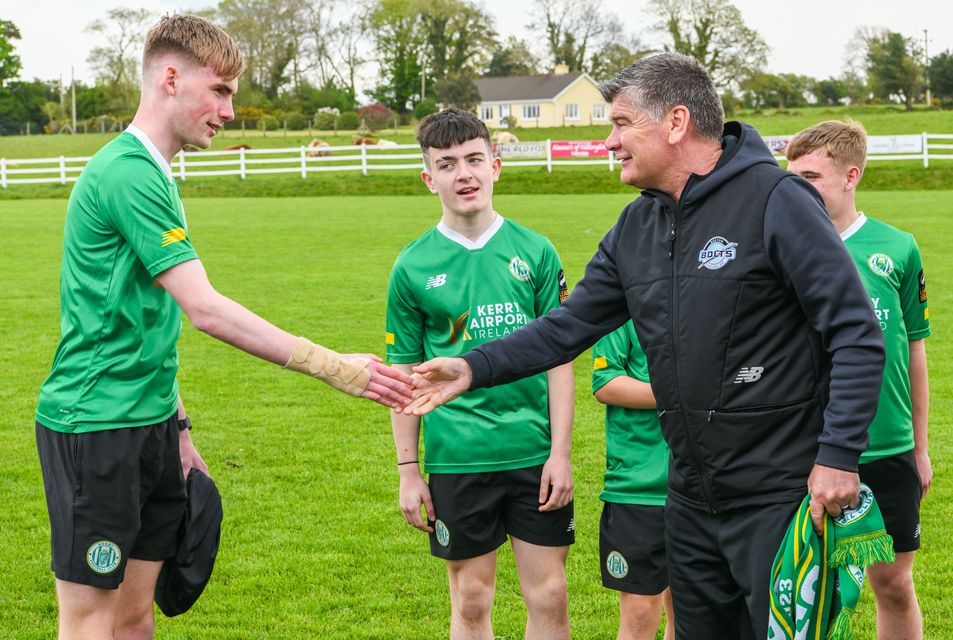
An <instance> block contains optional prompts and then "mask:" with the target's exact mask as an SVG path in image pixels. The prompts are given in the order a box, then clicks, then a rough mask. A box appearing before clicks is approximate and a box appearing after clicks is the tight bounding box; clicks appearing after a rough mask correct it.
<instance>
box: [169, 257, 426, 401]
mask: <svg viewBox="0 0 953 640" xmlns="http://www.w3.org/2000/svg"><path fill="white" fill-rule="evenodd" d="M157 279H158V281H159V284H161V285H162V287H163V288H164V289H165V290H166V291H168V292H169V294H170V295H171V296H172V297H173V298H174V299H175V301H176V302H177V303H178V304H179V306H180V307H182V310H183V311H184V312H185V314H186V315H187V316H188V317H189V320H190V321H191V322H192V324H193V326H195V328H196V329H198V330H199V331H202V332H203V333H207V334H209V335H210V336H212V337H215V338H218V339H219V340H221V341H222V342H225V343H227V344H230V345H232V346H233V347H237V348H239V349H241V350H242V351H245V352H246V353H250V354H251V355H253V356H257V357H259V358H261V359H263V360H267V361H269V362H273V363H275V364H278V365H281V366H284V367H287V368H289V369H294V370H295V371H300V372H302V373H307V374H309V375H312V376H314V377H316V378H318V379H320V380H322V381H324V382H326V383H328V384H330V385H331V386H333V387H335V388H336V389H339V390H341V391H345V392H346V393H350V394H351V395H353V396H360V397H364V398H368V399H370V400H374V401H375V402H379V403H380V404H383V405H385V406H388V407H401V406H403V405H404V404H406V403H407V402H408V401H409V400H410V397H411V388H410V386H411V378H410V377H409V376H407V375H405V374H403V373H401V372H399V371H397V370H396V369H393V368H391V367H388V366H386V365H384V364H382V363H381V361H380V358H378V357H377V356H374V355H368V354H353V355H340V354H338V353H335V352H334V351H330V350H328V349H325V348H324V347H321V346H319V345H315V344H312V343H310V342H309V341H307V340H305V339H304V338H298V337H296V336H293V335H292V334H290V333H288V332H287V331H284V330H282V329H279V328H278V327H276V326H275V325H273V324H271V323H270V322H268V321H267V320H265V319H264V318H261V317H259V316H257V315H255V314H254V313H252V312H251V311H249V310H248V309H246V308H245V307H243V306H241V305H240V304H238V303H237V302H234V301H233V300H230V299H229V298H226V297H225V296H223V295H222V294H220V293H218V292H217V291H216V290H215V289H214V288H213V287H212V284H211V283H210V282H209V280H208V276H207V275H206V273H205V268H204V267H203V266H202V263H201V262H200V261H199V260H189V261H188V262H182V263H180V264H177V265H175V266H174V267H171V268H169V269H167V270H165V271H163V272H162V273H160V274H159V275H158V276H157Z"/></svg>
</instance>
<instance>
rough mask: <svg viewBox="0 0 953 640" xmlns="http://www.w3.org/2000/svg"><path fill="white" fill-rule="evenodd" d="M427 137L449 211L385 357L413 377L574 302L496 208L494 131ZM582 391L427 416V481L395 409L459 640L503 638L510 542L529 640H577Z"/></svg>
mask: <svg viewBox="0 0 953 640" xmlns="http://www.w3.org/2000/svg"><path fill="white" fill-rule="evenodd" d="M417 140H418V141H419V142H420V146H421V150H422V151H423V155H424V163H425V167H426V169H425V170H424V172H423V174H422V177H423V181H424V184H426V185H427V187H428V188H429V189H430V191H431V192H432V193H434V194H436V195H437V196H438V197H439V198H440V204H441V207H442V209H443V215H442V216H441V218H440V222H439V223H438V224H437V225H436V226H435V227H432V228H430V229H429V230H427V231H426V232H425V233H424V234H423V235H421V236H420V237H419V238H417V239H416V240H414V241H413V242H412V243H411V244H410V245H408V246H407V247H406V248H405V249H404V250H403V251H402V252H401V253H400V255H399V256H398V258H397V260H396V262H395V264H394V268H393V271H392V272H391V279H390V285H389V289H388V296H387V340H386V342H387V358H388V360H389V361H390V362H393V363H395V365H394V366H396V367H398V368H400V369H401V370H403V371H406V372H408V373H409V372H410V370H411V368H412V367H413V366H415V365H416V364H419V363H420V362H422V361H424V360H426V359H429V358H432V357H434V356H438V355H459V354H462V353H466V352H467V351H469V350H470V349H472V348H473V347H474V346H476V345H480V344H483V343H486V342H487V341H489V340H492V339H494V338H495V337H498V336H501V335H507V334H510V333H512V332H518V331H521V330H522V327H523V326H524V325H526V323H528V322H529V321H531V320H532V319H533V318H535V317H538V316H540V315H542V314H544V313H546V312H547V311H549V310H550V309H554V308H556V307H558V306H559V304H560V300H561V299H562V298H563V297H564V295H565V293H566V285H565V277H564V275H563V271H562V267H561V265H560V261H559V256H558V255H557V253H556V250H555V248H554V247H553V245H552V244H551V243H550V242H549V240H547V239H546V238H544V237H543V236H541V235H539V234H538V233H535V232H534V231H531V230H529V229H527V228H526V227H523V226H522V225H519V224H517V223H515V222H513V221H512V220H509V219H504V218H503V217H502V216H501V215H500V214H498V213H497V212H496V211H495V210H494V208H493V184H494V182H496V180H497V179H498V178H499V176H500V167H501V162H500V159H499V158H494V157H493V154H492V151H491V148H490V135H489V132H488V131H487V128H486V125H484V124H483V123H482V122H481V121H480V120H479V119H478V118H477V117H476V116H475V115H474V114H472V113H469V112H467V111H461V110H458V109H447V110H445V111H442V112H440V113H437V114H433V115H431V116H428V117H427V118H424V119H423V120H422V121H421V123H420V127H419V130H418V133H417ZM573 389H574V383H573V371H572V365H563V366H559V367H555V368H553V369H551V370H549V371H547V372H545V373H540V374H539V375H536V376H532V377H529V378H527V379H525V380H521V381H519V382H515V383H513V384H511V385H506V386H503V387H499V388H496V389H486V390H483V391H481V392H478V393H475V394H470V395H468V396H467V397H465V398H460V399H459V400H457V401H455V402H452V403H450V404H448V405H447V406H445V407H441V408H440V409H438V410H437V411H435V412H434V413H433V414H431V415H429V416H427V417H426V418H425V419H424V421H423V431H424V445H425V454H426V458H425V460H424V462H425V463H426V471H427V472H428V473H429V483H428V482H425V481H424V479H423V477H422V475H421V465H420V463H419V461H418V447H419V438H420V427H421V419H420V418H419V417H416V416H407V415H403V414H401V413H399V412H394V413H393V417H392V424H393V430H394V442H395V444H396V448H397V465H398V467H397V468H398V470H399V475H400V506H401V510H402V511H403V514H404V519H405V520H406V521H407V523H408V524H410V525H412V526H414V527H416V528H417V529H420V530H421V531H425V532H427V533H429V534H430V536H429V537H430V552H431V554H433V555H434V556H436V557H437V558H441V559H443V560H445V561H446V564H447V573H448V577H449V581H450V638H451V639H452V640H477V639H479V640H492V639H493V637H494V635H493V627H492V623H491V618H490V613H491V610H492V607H493V598H494V593H495V590H496V561H497V549H498V548H499V547H500V546H501V545H503V544H504V543H505V542H506V540H507V538H509V540H510V543H511V544H512V547H513V557H514V560H515V562H516V570H517V573H518V574H519V580H520V588H521V590H522V592H523V599H524V601H525V602H526V610H527V616H526V638H528V639H529V640H560V639H566V640H568V638H569V614H568V599H567V592H566V558H567V555H568V552H569V545H570V544H572V543H573V541H574V540H575V526H574V520H573V503H572V497H573V482H572V469H571V466H570V449H571V446H572V442H571V439H572V438H571V433H572V420H573V404H574V397H573ZM421 507H423V508H424V509H425V511H426V520H425V519H424V518H423V517H422V516H421Z"/></svg>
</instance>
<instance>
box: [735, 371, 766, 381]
mask: <svg viewBox="0 0 953 640" xmlns="http://www.w3.org/2000/svg"><path fill="white" fill-rule="evenodd" d="M762 373H764V367H741V370H740V371H738V377H737V378H735V384H741V383H742V382H744V383H745V384H747V383H749V382H757V381H758V380H760V379H761V374H762Z"/></svg>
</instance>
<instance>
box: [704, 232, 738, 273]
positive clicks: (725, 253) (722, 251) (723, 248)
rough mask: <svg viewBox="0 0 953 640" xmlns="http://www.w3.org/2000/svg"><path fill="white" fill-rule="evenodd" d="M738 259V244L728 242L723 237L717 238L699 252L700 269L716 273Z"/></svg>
mask: <svg viewBox="0 0 953 640" xmlns="http://www.w3.org/2000/svg"><path fill="white" fill-rule="evenodd" d="M737 257H738V243H737V242H728V241H727V240H725V239H724V238H722V237H721V236H715V237H714V238H712V239H711V240H709V241H708V242H706V243H705V248H704V249H702V250H701V251H699V252H698V268H699V269H701V268H702V267H705V268H706V269H710V270H712V271H714V270H715V269H721V268H722V267H723V266H725V265H726V264H728V263H729V262H731V261H732V260H734V259H735V258H737Z"/></svg>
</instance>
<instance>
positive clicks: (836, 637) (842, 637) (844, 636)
mask: <svg viewBox="0 0 953 640" xmlns="http://www.w3.org/2000/svg"><path fill="white" fill-rule="evenodd" d="M853 615H854V610H853V609H848V608H847V607H844V608H843V609H841V610H840V611H839V612H838V613H837V617H836V618H834V621H833V622H831V624H830V626H829V627H828V628H827V640H852V638H853V637H854V621H853Z"/></svg>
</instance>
